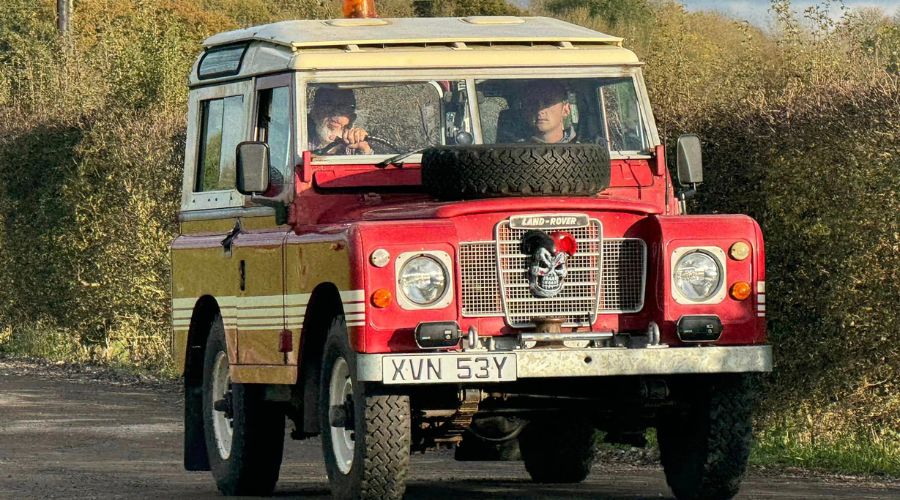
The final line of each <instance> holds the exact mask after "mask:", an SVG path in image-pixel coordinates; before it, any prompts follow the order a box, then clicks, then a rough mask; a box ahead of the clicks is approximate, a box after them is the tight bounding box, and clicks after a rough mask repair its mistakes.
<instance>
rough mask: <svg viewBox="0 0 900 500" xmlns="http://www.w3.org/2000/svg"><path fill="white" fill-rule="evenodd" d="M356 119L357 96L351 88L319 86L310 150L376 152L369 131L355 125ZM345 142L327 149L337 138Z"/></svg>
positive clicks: (312, 112) (310, 123)
mask: <svg viewBox="0 0 900 500" xmlns="http://www.w3.org/2000/svg"><path fill="white" fill-rule="evenodd" d="M354 121H356V96H354V95H353V91H352V90H349V89H336V88H330V87H319V88H318V89H316V92H315V96H314V98H313V103H312V108H311V109H310V111H309V119H308V120H307V124H308V127H309V128H308V133H309V149H310V150H311V151H317V150H318V152H319V153H320V154H348V155H353V154H363V155H369V154H372V148H371V147H370V146H369V143H368V142H366V137H368V135H369V134H368V132H366V131H365V129H362V128H359V127H354V126H353V122H354ZM338 139H341V140H342V141H343V144H339V145H335V146H333V147H331V148H328V149H327V150H323V148H326V147H327V146H329V145H330V144H332V143H334V142H335V141H336V140H338Z"/></svg>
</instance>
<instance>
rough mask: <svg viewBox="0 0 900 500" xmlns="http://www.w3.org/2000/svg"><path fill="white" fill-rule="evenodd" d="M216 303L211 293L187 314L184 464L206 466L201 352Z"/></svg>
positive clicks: (193, 467)
mask: <svg viewBox="0 0 900 500" xmlns="http://www.w3.org/2000/svg"><path fill="white" fill-rule="evenodd" d="M220 313H221V310H220V308H219V303H218V301H216V299H215V298H214V297H212V296H211V295H204V296H202V297H200V298H199V299H198V300H197V303H196V304H195V305H194V311H193V313H192V314H191V326H190V327H189V329H188V336H187V345H186V346H185V351H184V352H185V354H184V357H185V359H184V468H185V469H186V470H189V471H203V470H209V456H208V455H207V451H206V439H205V436H204V434H203V432H204V431H203V356H204V354H205V350H206V341H207V339H208V337H209V330H210V328H211V327H212V322H213V321H215V319H216V317H217V316H219V315H220Z"/></svg>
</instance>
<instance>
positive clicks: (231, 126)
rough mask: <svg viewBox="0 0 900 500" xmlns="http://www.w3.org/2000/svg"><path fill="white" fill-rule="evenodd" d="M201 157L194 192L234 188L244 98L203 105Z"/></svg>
mask: <svg viewBox="0 0 900 500" xmlns="http://www.w3.org/2000/svg"><path fill="white" fill-rule="evenodd" d="M200 115H201V118H200V119H201V123H200V155H199V158H198V162H197V168H198V171H197V177H196V179H197V184H196V185H195V186H194V191H195V192H201V191H222V190H228V189H233V188H234V185H235V184H234V181H235V148H237V145H238V143H239V142H241V133H242V131H243V130H244V97H243V96H239V95H238V96H231V97H225V98H223V99H210V100H208V101H202V102H201V103H200Z"/></svg>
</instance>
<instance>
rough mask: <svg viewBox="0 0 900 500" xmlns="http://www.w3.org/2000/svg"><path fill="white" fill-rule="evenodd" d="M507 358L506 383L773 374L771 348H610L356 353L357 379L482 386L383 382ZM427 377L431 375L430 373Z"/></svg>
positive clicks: (421, 380) (426, 380)
mask: <svg viewBox="0 0 900 500" xmlns="http://www.w3.org/2000/svg"><path fill="white" fill-rule="evenodd" d="M480 354H481V355H486V356H491V355H506V356H509V355H511V356H513V358H514V360H515V366H514V368H515V369H514V372H513V374H512V378H510V377H509V376H507V377H505V379H504V380H503V381H510V380H519V379H535V378H551V377H609V376H620V375H680V374H703V373H749V372H771V371H772V347H771V346H768V345H762V346H738V347H716V346H702V347H701V346H697V347H671V348H640V349H626V348H607V349H521V350H514V351H487V350H484V351H480V350H479V351H476V350H470V351H460V352H442V353H422V354H415V355H409V354H363V353H360V354H357V357H356V362H357V365H356V367H357V368H356V369H357V372H356V373H357V378H358V379H359V380H361V381H364V382H385V383H395V384H421V383H442V382H453V383H484V382H491V381H488V380H478V379H477V378H472V379H470V380H459V379H458V378H455V379H453V380H441V379H439V378H438V379H435V378H434V377H432V378H427V377H425V378H422V377H415V378H413V377H408V378H407V379H402V380H385V378H386V375H385V374H389V373H390V372H391V371H390V368H389V367H390V363H391V359H392V358H394V359H400V358H401V357H402V358H405V359H407V360H408V359H410V358H413V359H421V360H423V361H425V362H427V361H428V360H431V361H435V362H436V361H442V362H446V361H450V362H451V363H450V364H451V365H452V364H453V363H455V362H456V361H457V360H459V359H460V358H473V357H477V356H479V355H480ZM426 372H427V370H426Z"/></svg>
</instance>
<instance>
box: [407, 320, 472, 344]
mask: <svg viewBox="0 0 900 500" xmlns="http://www.w3.org/2000/svg"><path fill="white" fill-rule="evenodd" d="M460 338H462V332H461V331H460V330H459V325H458V324H457V323H456V321H435V322H428V323H419V325H418V326H417V327H416V344H418V346H419V347H421V348H422V349H440V348H446V347H454V346H456V345H457V344H459V339H460Z"/></svg>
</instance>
